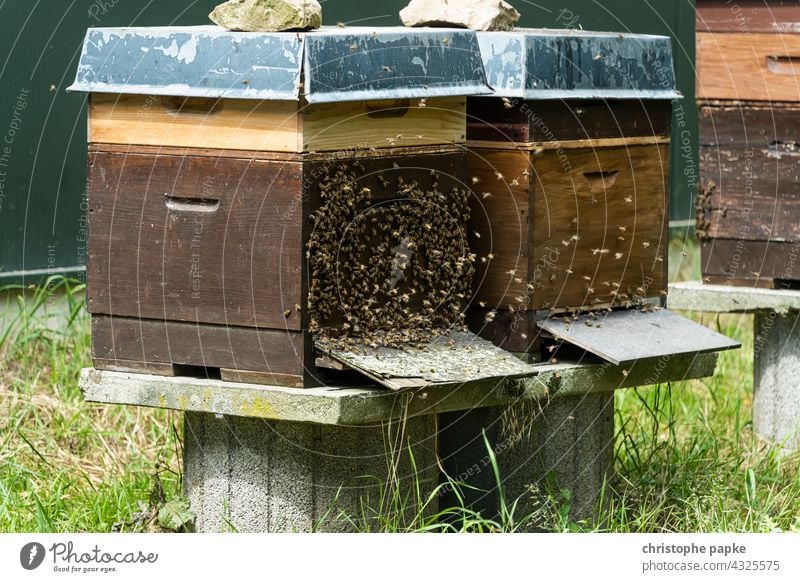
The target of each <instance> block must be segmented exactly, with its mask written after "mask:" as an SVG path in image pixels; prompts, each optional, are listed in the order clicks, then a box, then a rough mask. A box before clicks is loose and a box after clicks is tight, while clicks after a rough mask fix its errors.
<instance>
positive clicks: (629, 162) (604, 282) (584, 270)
mask: <svg viewBox="0 0 800 582" xmlns="http://www.w3.org/2000/svg"><path fill="white" fill-rule="evenodd" d="M668 152H669V149H668V147H666V146H664V145H661V146H635V147H629V148H598V149H596V150H574V151H571V152H569V154H568V155H564V154H559V153H558V152H555V151H545V152H542V153H540V154H539V155H534V156H532V157H529V156H528V155H527V154H526V153H525V152H513V151H510V150H505V151H504V150H474V151H473V152H472V153H471V155H470V158H469V166H470V167H469V171H470V175H471V176H475V177H477V178H478V179H479V181H478V183H477V184H475V185H474V186H473V188H474V189H475V190H476V191H477V192H478V193H479V194H478V196H476V198H475V201H476V202H475V206H474V207H473V211H472V227H471V229H470V230H472V231H474V232H478V233H480V234H481V237H480V239H477V240H473V241H472V244H473V245H474V248H475V249H476V251H477V252H478V253H479V256H483V257H486V256H488V254H489V253H491V254H493V255H494V257H493V258H492V259H491V261H489V262H487V263H486V264H485V266H484V267H483V268H480V267H481V266H482V265H484V264H483V263H479V269H478V273H477V278H476V288H477V292H476V299H477V300H478V301H483V302H485V303H486V304H487V306H488V307H489V308H496V307H500V308H503V309H506V308H508V306H509V305H511V306H514V308H515V309H518V308H520V307H523V308H524V309H551V308H559V307H584V308H585V307H592V306H593V305H598V304H604V303H609V302H611V301H612V300H613V298H614V296H615V295H614V292H616V294H617V296H618V298H620V299H623V298H625V295H628V296H632V295H643V296H646V297H657V296H658V295H659V294H660V292H661V291H662V290H664V289H665V288H666V287H665V286H666V270H665V269H666V265H665V261H664V260H658V258H659V257H661V258H662V259H663V257H664V256H665V255H666V244H667V240H666V224H667V214H668V213H667V183H668V177H669V160H668ZM531 160H532V162H531ZM523 172H530V173H531V175H532V176H533V177H532V178H528V177H527V176H525V175H524V173H523ZM497 173H500V174H502V176H503V178H502V179H498V178H497ZM514 180H516V181H517V184H516V185H512V184H513V181H514ZM528 180H530V182H529V181H528ZM483 191H488V192H490V193H491V196H490V197H488V198H483V197H482V196H481V195H480V192H483ZM626 199H629V201H628V200H626ZM531 221H532V223H533V227H532V230H529V228H528V224H529V223H530V222H531ZM623 229H624V230H623ZM529 233H531V234H529ZM575 237H577V241H576V240H575ZM619 237H622V238H623V239H624V240H619ZM618 253H619V255H620V256H619V258H617V254H618ZM568 271H572V272H571V273H569V272H568ZM587 278H588V279H587ZM614 285H617V286H618V287H616V288H615V287H614ZM637 289H639V290H640V291H637ZM641 290H643V291H644V293H642V292H641Z"/></svg>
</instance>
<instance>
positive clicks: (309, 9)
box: [208, 0, 322, 32]
mask: <svg viewBox="0 0 800 582" xmlns="http://www.w3.org/2000/svg"><path fill="white" fill-rule="evenodd" d="M208 17H209V18H210V19H211V20H212V22H214V23H215V24H218V25H220V26H221V27H223V28H227V29H228V30H236V31H244V32H278V31H281V30H311V29H313V28H319V27H320V26H321V25H322V7H321V6H320V5H319V2H317V0H230V1H229V2H225V3H224V4H220V5H219V6H217V7H216V8H214V10H213V11H212V12H211V14H209V15H208Z"/></svg>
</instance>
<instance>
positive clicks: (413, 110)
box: [301, 97, 466, 152]
mask: <svg viewBox="0 0 800 582" xmlns="http://www.w3.org/2000/svg"><path fill="white" fill-rule="evenodd" d="M465 111H466V99H465V98H464V97H441V98H432V99H427V100H426V101H424V106H421V103H420V101H419V100H411V99H404V100H390V101H354V102H347V103H325V104H318V105H307V106H306V107H305V108H304V109H303V111H302V136H301V137H302V143H303V148H302V149H303V151H309V152H312V151H336V150H350V149H352V148H353V147H354V146H358V147H360V148H369V147H374V148H387V147H395V146H406V147H407V146H430V145H435V144H448V145H450V144H458V143H464V142H465V141H466V121H465Z"/></svg>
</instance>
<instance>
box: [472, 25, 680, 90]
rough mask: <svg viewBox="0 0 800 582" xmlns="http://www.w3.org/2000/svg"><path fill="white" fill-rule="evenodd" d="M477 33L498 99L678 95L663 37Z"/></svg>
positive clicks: (577, 32)
mask: <svg viewBox="0 0 800 582" xmlns="http://www.w3.org/2000/svg"><path fill="white" fill-rule="evenodd" d="M477 34H478V43H479V44H480V48H481V53H482V55H483V62H484V67H485V69H486V78H487V81H488V83H489V85H491V86H492V87H493V88H494V89H495V96H498V97H518V98H523V99H615V98H620V99H674V98H676V97H680V93H678V92H677V91H676V90H675V72H674V69H673V64H672V45H671V42H670V39H669V37H666V36H654V35H645V34H622V33H612V32H589V31H580V30H556V29H532V28H530V29H525V28H521V29H516V30H513V31H508V32H479V33H477Z"/></svg>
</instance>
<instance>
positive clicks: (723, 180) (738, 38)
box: [697, 0, 800, 288]
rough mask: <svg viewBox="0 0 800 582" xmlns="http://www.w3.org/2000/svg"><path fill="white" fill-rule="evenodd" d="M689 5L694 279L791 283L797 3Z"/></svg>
mask: <svg viewBox="0 0 800 582" xmlns="http://www.w3.org/2000/svg"><path fill="white" fill-rule="evenodd" d="M697 8H698V12H697V13H698V18H697V39H698V42H697V52H698V56H697V59H698V68H697V74H698V83H697V98H698V105H699V108H700V177H701V185H700V193H699V196H698V201H697V212H698V217H697V234H698V238H700V239H701V241H702V273H703V280H704V281H705V282H708V283H718V284H733V285H747V286H758V287H768V288H786V287H793V288H794V287H797V286H798V282H800V270H799V269H798V264H797V259H798V253H800V226H799V225H800V206H798V195H800V175H799V173H798V168H800V164H799V163H798V162H800V150H798V149H797V139H798V135H800V67H798V65H797V63H798V58H800V57H798V55H800V34H798V33H800V5H798V4H797V3H796V2H780V1H769V2H763V1H759V2H755V1H746V2H740V3H738V4H737V6H736V7H735V8H733V7H731V6H729V5H727V4H725V3H724V2H721V1H717V2H712V1H707V0H706V1H700V2H698V6H697Z"/></svg>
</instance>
